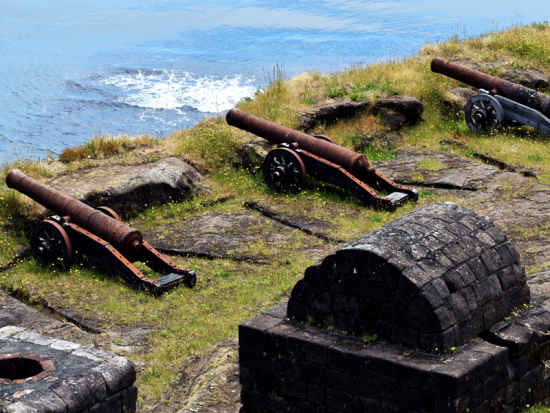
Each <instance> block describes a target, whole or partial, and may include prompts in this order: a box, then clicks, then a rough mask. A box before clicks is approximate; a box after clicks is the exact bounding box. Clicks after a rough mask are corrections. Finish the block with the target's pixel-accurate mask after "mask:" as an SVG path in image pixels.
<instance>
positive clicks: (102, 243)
mask: <svg viewBox="0 0 550 413" xmlns="http://www.w3.org/2000/svg"><path fill="white" fill-rule="evenodd" d="M6 184H7V186H8V187H10V188H13V189H16V190H18V191H19V192H21V193H23V194H25V195H27V196H28V197H29V198H31V199H33V200H34V201H36V202H38V203H39V204H41V205H43V206H44V207H46V208H47V209H49V210H50V211H53V212H54V213H56V214H57V215H54V216H52V217H50V218H49V219H46V220H44V221H42V222H40V223H38V224H37V225H36V226H35V227H34V228H33V230H32V233H31V238H30V244H31V252H32V255H33V257H34V259H35V260H36V262H38V263H39V264H41V265H43V266H48V267H50V266H54V267H57V268H59V269H60V270H68V269H69V268H70V267H71V265H72V262H73V251H80V252H81V253H83V254H85V255H86V256H88V257H90V258H92V259H93V260H95V261H97V262H99V263H101V264H103V265H105V266H106V267H107V268H108V269H110V270H111V271H113V272H115V273H116V274H118V275H119V276H120V277H121V278H122V279H123V280H124V281H125V282H126V283H128V284H129V285H130V286H132V287H134V288H138V289H146V290H149V291H151V292H152V293H154V294H161V293H163V292H165V291H166V290H168V289H169V288H172V287H175V286H177V285H180V284H185V285H187V286H193V285H195V283H196V278H197V276H196V274H195V272H194V271H193V270H191V269H188V268H182V267H178V266H177V265H176V264H175V263H173V262H172V261H170V260H169V259H168V258H167V257H165V256H164V255H162V254H161V253H159V252H158V251H157V250H155V249H154V248H153V247H152V246H151V245H149V243H147V242H146V241H144V240H143V235H142V234H141V232H140V231H138V230H137V229H134V228H132V227H130V226H128V225H125V224H123V223H122V220H121V219H120V217H119V216H118V214H117V213H116V212H114V211H113V210H112V209H110V208H107V207H99V208H97V209H94V208H92V207H90V206H88V205H86V204H84V203H82V202H80V201H78V200H76V199H74V198H71V197H70V196H67V195H65V194H63V193H62V192H60V191H58V190H56V189H54V188H51V187H49V186H47V185H44V184H43V183H41V182H39V181H37V180H35V179H33V178H30V177H29V176H27V175H25V174H24V173H23V172H21V171H20V170H19V169H12V170H11V171H10V172H9V173H8V175H7V177H6ZM136 261H140V262H143V263H144V264H145V265H147V266H148V267H149V268H151V269H152V270H153V271H155V272H158V273H160V274H162V275H163V276H162V277H161V278H158V279H156V280H153V279H150V278H148V277H146V276H145V275H144V274H142V273H141V272H140V271H139V270H138V269H137V268H136V267H135V266H134V265H133V264H132V263H133V262H136Z"/></svg>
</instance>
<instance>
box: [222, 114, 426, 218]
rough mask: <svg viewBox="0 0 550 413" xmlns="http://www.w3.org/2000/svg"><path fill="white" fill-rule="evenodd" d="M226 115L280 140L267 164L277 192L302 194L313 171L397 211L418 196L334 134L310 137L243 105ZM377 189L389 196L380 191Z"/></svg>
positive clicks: (367, 200)
mask: <svg viewBox="0 0 550 413" xmlns="http://www.w3.org/2000/svg"><path fill="white" fill-rule="evenodd" d="M226 120H227V123H228V124H229V125H231V126H235V127H238V128H240V129H244V130H246V131H248V132H251V133H253V134H255V135H257V136H260V137H262V138H264V139H266V140H268V141H269V142H271V143H275V144H278V145H279V147H278V148H277V149H274V150H272V151H271V152H269V153H268V154H267V156H266V158H265V160H264V163H263V168H262V172H263V175H264V179H265V181H266V183H267V185H268V186H269V187H270V188H272V189H274V190H276V191H277V192H293V193H298V192H299V191H300V190H301V189H302V188H303V187H304V186H305V184H306V175H307V174H309V175H310V176H312V177H314V178H316V179H319V180H321V181H325V182H328V183H330V184H333V185H336V186H339V187H340V188H342V189H345V190H347V191H348V192H349V193H351V194H352V195H354V196H355V197H356V198H357V199H359V200H360V201H361V202H363V203H364V204H365V205H368V206H373V207H376V208H381V209H388V210H392V211H393V210H395V208H396V206H397V205H400V204H402V203H404V202H405V201H408V200H413V201H416V200H418V191H417V190H416V189H412V188H408V187H406V186H401V185H397V184H396V183H394V182H393V181H392V180H391V179H389V178H387V177H385V176H384V175H382V174H381V173H380V172H378V171H377V170H376V169H374V168H372V167H371V166H370V165H369V161H368V160H367V158H366V157H365V155H361V154H358V153H355V152H353V151H350V150H349V149H346V148H343V147H341V146H339V145H337V144H336V142H334V140H332V139H331V138H329V137H328V136H324V135H317V136H310V135H307V134H305V133H302V132H298V131H296V130H293V129H290V128H286V127H284V126H281V125H277V124H276V123H273V122H269V121H267V120H264V119H260V118H257V117H256V116H252V115H250V114H249V113H246V112H243V111H242V110H240V109H231V110H230V111H229V112H228V113H227V116H226ZM306 171H307V173H306ZM374 188H376V189H377V190H379V191H383V192H385V193H386V194H387V195H384V196H381V195H379V194H378V193H377V192H376V190H375V189H374Z"/></svg>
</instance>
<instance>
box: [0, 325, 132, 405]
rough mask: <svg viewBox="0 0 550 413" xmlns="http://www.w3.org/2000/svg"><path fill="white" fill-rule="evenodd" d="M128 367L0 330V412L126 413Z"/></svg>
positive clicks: (67, 345) (15, 330)
mask: <svg viewBox="0 0 550 413" xmlns="http://www.w3.org/2000/svg"><path fill="white" fill-rule="evenodd" d="M135 379H136V373H135V370H134V365H133V363H132V362H130V361H129V360H127V359H125V358H123V357H116V356H114V355H112V354H109V353H106V352H104V351H101V350H96V349H93V348H89V347H82V346H80V345H79V344H75V343H72V342H69V341H65V340H58V339H55V338H51V337H46V336H41V335H39V334H37V333H34V332H31V331H27V330H24V329H22V328H19V327H13V326H7V327H3V328H1V329H0V412H3V413H22V412H33V413H62V412H63V413H66V412H71V413H72V412H75V413H76V412H86V413H132V412H135V411H136V400H137V387H136V386H135V385H134V382H135Z"/></svg>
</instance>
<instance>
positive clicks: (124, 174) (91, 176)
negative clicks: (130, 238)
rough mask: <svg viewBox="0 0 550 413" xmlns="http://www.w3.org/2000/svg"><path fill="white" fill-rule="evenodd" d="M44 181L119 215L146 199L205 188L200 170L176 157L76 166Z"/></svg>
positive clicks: (171, 197)
mask: <svg viewBox="0 0 550 413" xmlns="http://www.w3.org/2000/svg"><path fill="white" fill-rule="evenodd" d="M46 184H48V185H50V186H52V187H54V188H55V189H58V190H60V191H61V192H63V193H64V194H66V195H68V196H71V197H73V198H76V199H78V200H80V201H82V202H85V203H86V204H88V205H90V206H92V207H94V208H95V207H98V206H101V205H104V206H108V207H110V208H113V209H114V210H115V211H116V212H117V213H119V215H121V216H122V214H124V213H125V212H132V211H137V210H140V209H141V208H143V206H144V204H146V203H148V202H158V203H167V202H170V201H171V200H179V199H185V198H190V197H193V196H194V195H196V194H198V193H199V192H200V191H202V190H206V189H207V188H206V186H205V184H204V179H203V177H202V176H201V175H200V174H199V172H198V171H197V170H196V169H195V168H193V167H191V166H189V165H188V164H186V163H185V162H183V161H182V160H180V159H178V158H165V159H162V160H160V161H158V162H153V163H147V164H142V165H131V166H124V165H113V166H109V167H107V166H105V167H97V168H91V169H79V170H76V171H73V172H70V173H67V174H64V175H58V176H56V177H54V178H52V179H51V180H49V181H48V182H46Z"/></svg>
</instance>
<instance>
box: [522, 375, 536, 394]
mask: <svg viewBox="0 0 550 413" xmlns="http://www.w3.org/2000/svg"><path fill="white" fill-rule="evenodd" d="M536 386H537V373H536V371H534V370H531V371H529V372H528V373H527V374H525V375H523V376H522V377H520V379H519V394H520V395H522V394H525V393H527V392H531V391H532V390H533V389H534V388H535V387H536Z"/></svg>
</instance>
